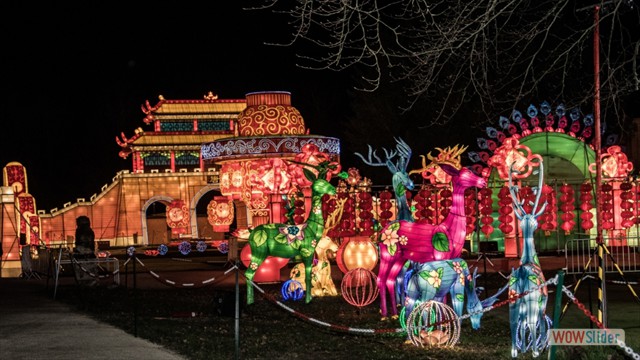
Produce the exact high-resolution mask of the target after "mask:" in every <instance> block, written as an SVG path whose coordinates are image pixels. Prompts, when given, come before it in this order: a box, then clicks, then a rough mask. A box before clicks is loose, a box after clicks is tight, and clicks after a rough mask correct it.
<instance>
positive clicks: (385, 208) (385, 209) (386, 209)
mask: <svg viewBox="0 0 640 360" xmlns="http://www.w3.org/2000/svg"><path fill="white" fill-rule="evenodd" d="M392 206H393V205H392V204H391V192H390V191H389V190H384V191H383V192H381V193H380V210H381V211H380V214H378V218H379V219H380V226H381V227H383V228H384V227H385V226H387V224H388V223H389V221H391V217H392V216H393V213H392V212H391V207H392Z"/></svg>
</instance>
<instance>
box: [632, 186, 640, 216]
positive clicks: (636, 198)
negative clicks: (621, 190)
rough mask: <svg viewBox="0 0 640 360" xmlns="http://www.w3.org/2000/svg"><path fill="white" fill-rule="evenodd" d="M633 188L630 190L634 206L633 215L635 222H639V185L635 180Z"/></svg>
mask: <svg viewBox="0 0 640 360" xmlns="http://www.w3.org/2000/svg"><path fill="white" fill-rule="evenodd" d="M633 187H634V190H633V191H632V192H631V193H632V194H633V203H634V204H635V206H634V207H633V214H634V216H635V224H636V225H639V224H640V185H638V183H637V182H636V183H635V184H634V186H633Z"/></svg>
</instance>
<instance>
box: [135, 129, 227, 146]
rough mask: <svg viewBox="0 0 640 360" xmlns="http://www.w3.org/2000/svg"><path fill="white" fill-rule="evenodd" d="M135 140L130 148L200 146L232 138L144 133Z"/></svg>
mask: <svg viewBox="0 0 640 360" xmlns="http://www.w3.org/2000/svg"><path fill="white" fill-rule="evenodd" d="M142 135H144V136H140V137H138V138H136V139H135V140H134V141H133V142H132V143H131V145H132V146H156V145H198V146H199V145H201V144H203V143H206V142H210V141H216V140H220V139H224V138H228V137H232V136H233V133H232V132H228V131H225V132H220V133H218V134H216V133H167V132H154V131H150V132H145V133H144V134H142Z"/></svg>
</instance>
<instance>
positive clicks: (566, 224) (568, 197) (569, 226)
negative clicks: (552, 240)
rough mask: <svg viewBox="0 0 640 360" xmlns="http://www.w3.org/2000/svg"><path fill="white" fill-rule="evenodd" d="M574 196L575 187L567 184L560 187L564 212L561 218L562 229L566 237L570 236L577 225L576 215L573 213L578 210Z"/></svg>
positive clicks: (561, 205) (561, 206)
mask: <svg viewBox="0 0 640 360" xmlns="http://www.w3.org/2000/svg"><path fill="white" fill-rule="evenodd" d="M574 195H575V192H574V190H573V187H571V186H569V185H567V184H562V186H560V210H561V211H562V215H561V216H560V218H561V219H562V224H561V225H560V228H561V229H562V230H564V233H565V235H569V234H570V233H571V230H573V228H574V227H575V225H576V222H575V220H574V218H575V214H574V213H573V211H574V210H575V208H576V207H575V205H574Z"/></svg>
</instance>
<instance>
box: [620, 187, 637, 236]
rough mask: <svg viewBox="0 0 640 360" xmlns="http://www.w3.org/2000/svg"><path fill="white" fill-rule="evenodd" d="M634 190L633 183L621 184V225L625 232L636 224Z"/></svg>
mask: <svg viewBox="0 0 640 360" xmlns="http://www.w3.org/2000/svg"><path fill="white" fill-rule="evenodd" d="M632 190H633V185H632V184H631V182H629V181H625V182H623V183H622V184H620V217H621V218H622V220H621V222H620V225H621V226H622V228H623V229H625V231H626V229H629V228H630V227H632V226H633V224H634V221H633V217H634V206H633V199H634V192H633V191H632ZM625 245H626V244H625Z"/></svg>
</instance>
